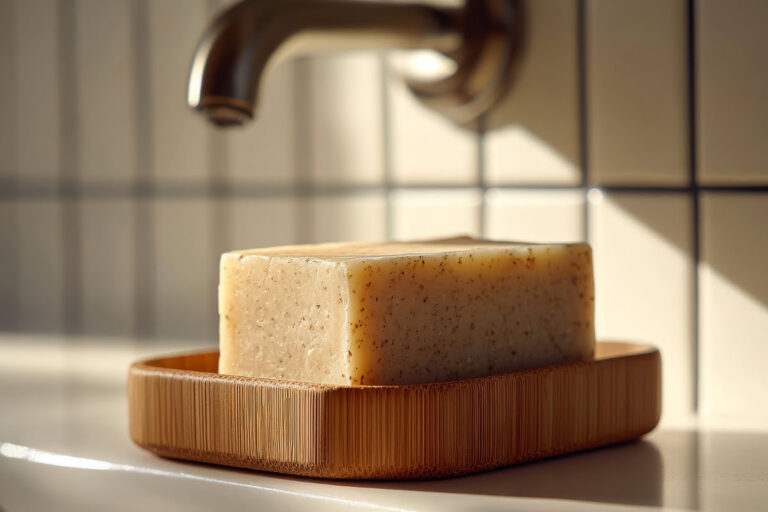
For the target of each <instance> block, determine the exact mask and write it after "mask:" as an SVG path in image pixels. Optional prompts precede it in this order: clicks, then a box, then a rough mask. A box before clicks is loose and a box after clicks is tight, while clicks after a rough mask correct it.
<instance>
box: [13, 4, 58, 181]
mask: <svg viewBox="0 0 768 512" xmlns="http://www.w3.org/2000/svg"><path fill="white" fill-rule="evenodd" d="M13 6H14V7H15V12H14V14H15V23H16V39H15V43H16V45H15V48H16V94H17V100H16V123H17V124H16V130H17V131H16V148H15V149H16V162H15V163H16V165H17V166H18V179H19V181H20V182H22V183H33V184H44V185H50V184H55V183H57V182H58V180H59V176H60V171H61V166H60V157H61V134H60V128H61V126H60V123H61V107H60V103H59V102H60V94H59V91H60V88H61V80H60V66H59V61H60V55H59V36H60V31H59V16H60V12H59V10H60V2H57V1H55V0H24V1H21V0H17V1H15V2H13Z"/></svg>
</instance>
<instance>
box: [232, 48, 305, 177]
mask: <svg viewBox="0 0 768 512" xmlns="http://www.w3.org/2000/svg"><path fill="white" fill-rule="evenodd" d="M295 81H296V64H295V62H293V61H286V62H283V63H280V64H279V65H277V66H276V67H275V68H274V69H273V70H272V71H270V72H269V74H268V75H267V77H266V79H265V80H264V82H263V84H262V85H263V91H262V93H261V95H260V97H259V102H258V106H257V109H256V113H255V119H254V120H253V121H252V122H250V123H247V124H245V125H244V126H242V127H238V128H232V129H229V130H220V131H219V133H218V136H219V137H220V138H221V139H223V140H224V141H225V142H224V155H225V158H226V160H227V162H226V164H225V165H228V167H229V169H228V173H229V181H230V183H233V184H234V185H235V186H237V185H241V184H253V183H259V184H261V183H269V184H285V183H291V182H293V181H294V180H295V179H296V152H297V151H299V149H300V148H298V147H297V146H296V120H297V118H296V94H297V91H296V87H295V85H296V84H295Z"/></svg>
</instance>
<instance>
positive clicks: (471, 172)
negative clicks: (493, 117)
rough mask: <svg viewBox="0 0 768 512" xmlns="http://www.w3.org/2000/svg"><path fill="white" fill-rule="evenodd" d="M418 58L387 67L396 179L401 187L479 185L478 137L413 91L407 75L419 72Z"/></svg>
mask: <svg viewBox="0 0 768 512" xmlns="http://www.w3.org/2000/svg"><path fill="white" fill-rule="evenodd" d="M412 57H413V56H410V57H409V56H407V55H393V56H390V58H389V60H388V66H387V67H388V73H387V94H388V100H387V102H388V105H389V119H390V123H389V130H390V133H389V140H390V151H391V153H390V159H391V165H392V179H393V180H394V181H395V182H396V183H398V184H410V183H437V184H444V183H452V184H467V185H469V184H473V183H476V182H477V180H478V177H479V168H478V156H477V152H478V136H477V134H476V133H474V132H472V131H470V130H467V129H464V128H462V127H459V126H457V125H456V124H454V123H453V122H452V121H449V120H447V119H445V118H443V117H441V116H440V114H438V113H436V112H434V111H432V110H430V109H428V108H427V107H425V106H424V105H422V104H421V103H419V101H418V100H416V98H415V97H414V96H413V94H411V92H410V91H408V89H407V87H406V85H405V81H404V78H403V73H404V72H405V71H406V70H407V68H409V67H414V65H411V62H410V59H411V58H412ZM415 66H416V67H417V66H418V61H417V64H416V65H415Z"/></svg>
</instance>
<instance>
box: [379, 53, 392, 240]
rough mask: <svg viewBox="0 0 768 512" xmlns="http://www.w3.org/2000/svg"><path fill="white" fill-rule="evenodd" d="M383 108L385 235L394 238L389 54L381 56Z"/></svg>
mask: <svg viewBox="0 0 768 512" xmlns="http://www.w3.org/2000/svg"><path fill="white" fill-rule="evenodd" d="M380 62H381V109H382V116H381V118H382V137H383V142H382V145H383V149H384V154H383V157H384V194H385V208H386V210H385V227H384V229H385V231H384V233H385V235H384V236H385V237H386V239H387V240H392V238H393V236H394V211H393V209H392V190H393V188H394V187H393V181H394V169H393V156H392V149H393V147H392V98H391V90H390V87H389V80H390V75H391V71H392V70H391V69H390V66H389V60H388V58H387V55H382V56H381V60H380Z"/></svg>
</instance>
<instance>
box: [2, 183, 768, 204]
mask: <svg viewBox="0 0 768 512" xmlns="http://www.w3.org/2000/svg"><path fill="white" fill-rule="evenodd" d="M588 188H595V189H597V190H602V191H603V192H607V193H617V194H681V193H690V194H694V193H696V192H711V193H729V192H730V193H767V192H768V185H695V184H692V185H685V186H635V185H603V186H599V185H594V186H593V187H585V186H584V185H582V184H574V185H555V184H544V183H541V184H521V185H510V184H507V185H491V184H485V185H483V184H480V185H477V184H475V185H471V184H470V185H464V184H456V185H453V184H444V183H443V184H426V183H418V184H410V185H397V184H385V183H382V184H377V185H362V184H361V185H341V184H329V185H325V184H322V185H321V184H284V185H256V184H248V185H237V186H233V185H230V184H226V183H212V184H205V183H201V184H194V185H192V184H175V185H149V184H139V185H135V186H132V187H131V186H123V185H84V186H79V187H76V186H72V185H69V186H67V185H62V186H60V185H39V184H35V185H30V184H27V185H18V184H17V186H15V187H0V199H6V200H13V199H45V198H62V199H79V198H86V199H120V198H122V199H130V198H136V199H142V198H147V199H151V198H208V197H210V198H227V197H233V198H241V197H245V198H248V197H253V198H269V197H316V196H320V197H327V196H336V195H338V196H355V195H366V194H375V193H382V194H387V193H389V192H399V191H404V192H408V191H438V192H439V191H480V192H487V191H489V190H502V191H520V192H526V191H529V192H533V191H552V192H567V191H583V190H586V189H588Z"/></svg>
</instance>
